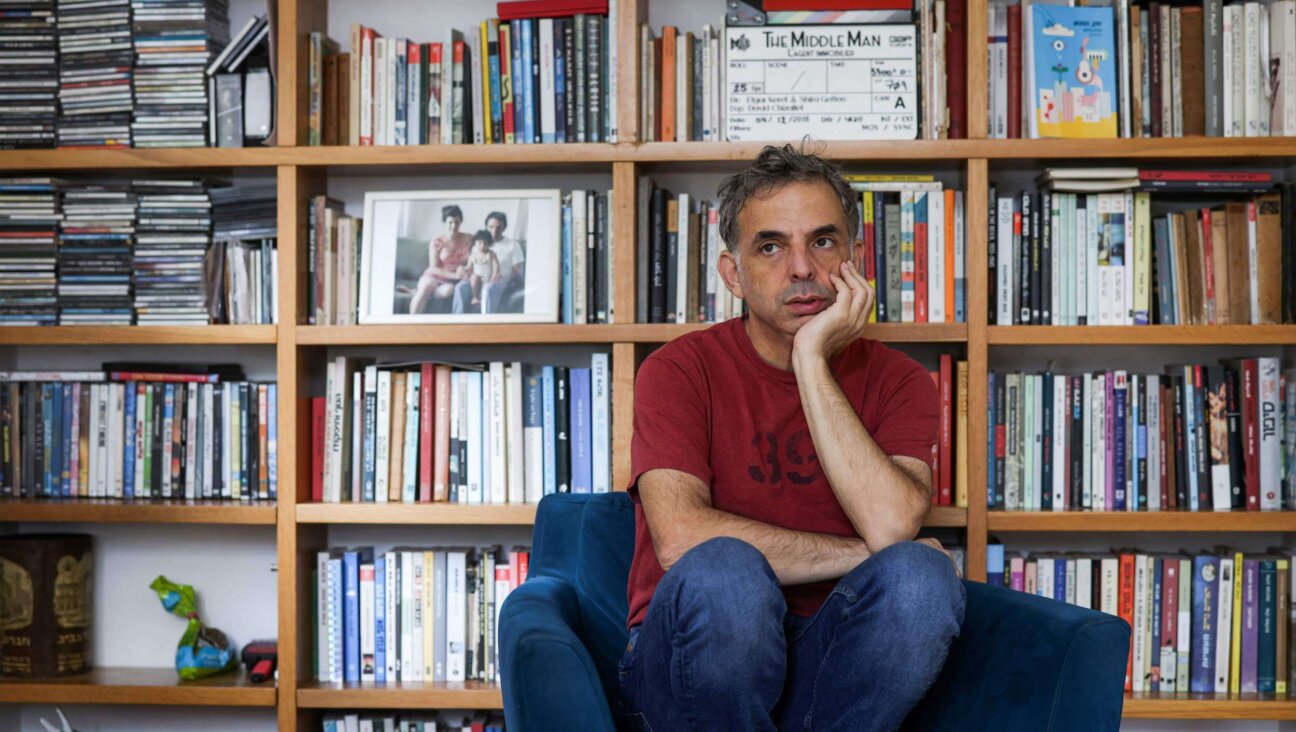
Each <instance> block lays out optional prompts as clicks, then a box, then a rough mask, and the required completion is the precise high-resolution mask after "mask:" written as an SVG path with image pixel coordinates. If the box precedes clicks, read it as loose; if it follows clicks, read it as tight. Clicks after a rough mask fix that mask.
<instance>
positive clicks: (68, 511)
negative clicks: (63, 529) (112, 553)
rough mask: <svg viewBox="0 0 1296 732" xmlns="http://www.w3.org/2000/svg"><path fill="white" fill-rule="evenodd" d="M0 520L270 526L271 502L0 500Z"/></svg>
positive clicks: (271, 523)
mask: <svg viewBox="0 0 1296 732" xmlns="http://www.w3.org/2000/svg"><path fill="white" fill-rule="evenodd" d="M0 521H33V522H69V523H70V522H85V523H97V524H236V525H244V526H274V525H275V505H274V504H273V503H238V502H231V501H185V500H171V501H168V500H139V501H134V500H116V499H109V498H89V499H86V498H80V499H72V498H69V499H51V498H31V499H26V498H20V499H0Z"/></svg>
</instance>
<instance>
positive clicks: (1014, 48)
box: [1008, 3, 1022, 140]
mask: <svg viewBox="0 0 1296 732" xmlns="http://www.w3.org/2000/svg"><path fill="white" fill-rule="evenodd" d="M1021 19H1022V14H1021V5H1019V4H1016V3H1014V4H1012V5H1009V6H1008V139H1010V140H1016V139H1018V138H1020V137H1021V136H1022V133H1021V120H1022V104H1021V88H1022V80H1021V70H1022V52H1021V25H1022V20H1021Z"/></svg>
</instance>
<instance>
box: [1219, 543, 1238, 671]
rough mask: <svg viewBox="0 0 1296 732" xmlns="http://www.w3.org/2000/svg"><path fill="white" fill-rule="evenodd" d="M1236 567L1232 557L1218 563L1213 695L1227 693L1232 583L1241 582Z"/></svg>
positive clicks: (1231, 621)
mask: <svg viewBox="0 0 1296 732" xmlns="http://www.w3.org/2000/svg"><path fill="white" fill-rule="evenodd" d="M1235 569H1237V568H1236V567H1234V564H1233V559H1232V557H1225V558H1223V559H1221V560H1220V563H1219V593H1218V594H1217V596H1216V600H1217V602H1218V603H1219V604H1218V605H1217V606H1216V607H1217V609H1216V615H1215V617H1216V618H1218V619H1219V622H1218V623H1217V624H1216V625H1215V693H1217V694H1219V693H1228V690H1229V688H1228V687H1229V662H1228V659H1229V658H1230V650H1231V648H1232V646H1231V641H1232V638H1233V582H1234V581H1235V580H1237V581H1241V578H1240V577H1235V576H1234V575H1235V574H1236V573H1235V571H1234V570H1235Z"/></svg>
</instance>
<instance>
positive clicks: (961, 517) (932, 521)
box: [923, 506, 968, 529]
mask: <svg viewBox="0 0 1296 732" xmlns="http://www.w3.org/2000/svg"><path fill="white" fill-rule="evenodd" d="M967 514H968V511H967V509H966V508H962V507H959V506H932V508H931V511H929V512H928V513H927V518H925V519H923V526H924V527H926V528H929V529H930V528H943V527H955V528H963V527H965V526H967Z"/></svg>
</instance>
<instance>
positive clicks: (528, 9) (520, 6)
mask: <svg viewBox="0 0 1296 732" xmlns="http://www.w3.org/2000/svg"><path fill="white" fill-rule="evenodd" d="M820 9H822V8H820ZM766 10H767V11H768V10H770V8H766ZM607 12H608V4H607V0H511V1H510V2H501V3H496V4H495V14H496V15H498V16H499V19H500V20H521V19H526V18H566V17H569V16H572V15H578V14H585V15H607Z"/></svg>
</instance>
